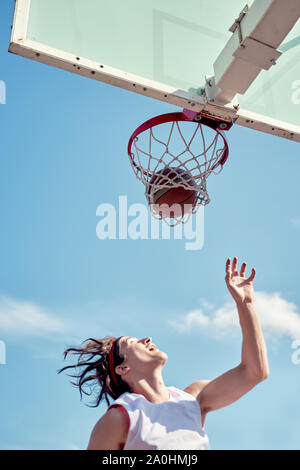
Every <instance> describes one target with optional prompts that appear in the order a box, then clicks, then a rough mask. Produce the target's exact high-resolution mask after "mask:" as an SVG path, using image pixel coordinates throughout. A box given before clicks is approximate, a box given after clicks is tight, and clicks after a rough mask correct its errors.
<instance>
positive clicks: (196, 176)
mask: <svg viewBox="0 0 300 470" xmlns="http://www.w3.org/2000/svg"><path fill="white" fill-rule="evenodd" d="M231 126H232V122H226V121H221V120H217V119H213V118H211V117H208V116H206V115H204V114H201V113H196V112H193V111H189V110H186V109H185V110H183V111H182V112H176V113H168V114H162V115H160V116H156V117H154V118H152V119H150V120H148V121H146V122H144V123H143V124H142V125H140V126H139V127H138V128H137V129H136V130H135V131H134V132H133V134H132V136H131V137H130V140H129V143H128V155H129V158H130V162H131V166H132V168H133V171H134V173H135V175H136V177H137V179H138V180H140V181H141V182H142V183H143V184H144V186H145V196H146V199H147V201H148V204H149V206H150V208H151V212H152V214H153V215H154V216H155V217H158V218H160V219H164V220H166V221H167V223H168V220H169V219H171V220H172V225H176V224H177V223H180V222H181V223H186V222H187V220H188V219H189V217H190V216H191V214H194V213H196V211H197V210H198V209H199V207H200V206H201V205H202V206H205V205H207V204H208V203H209V202H210V198H209V195H208V192H207V189H206V180H207V178H208V176H209V175H210V174H211V173H215V174H218V173H220V171H221V170H222V169H223V165H224V164H225V162H226V160H227V158H228V154H229V148H228V144H227V140H226V137H225V134H224V131H226V130H228V129H230V128H231ZM154 130H155V133H154ZM176 188H178V189H176ZM183 194H184V195H183ZM163 198H164V199H163ZM159 200H166V201H169V202H168V204H170V205H171V202H173V201H174V202H175V203H176V204H177V210H175V209H174V208H173V206H172V208H171V210H170V211H169V212H168V211H166V210H163V209H162V206H161V204H159ZM170 201H171V202H170ZM186 201H188V202H189V204H188V205H189V207H186V204H184V203H185V202H186ZM178 203H179V205H178ZM178 207H179V210H178ZM186 216H188V217H186ZM169 225H171V224H170V223H169Z"/></svg>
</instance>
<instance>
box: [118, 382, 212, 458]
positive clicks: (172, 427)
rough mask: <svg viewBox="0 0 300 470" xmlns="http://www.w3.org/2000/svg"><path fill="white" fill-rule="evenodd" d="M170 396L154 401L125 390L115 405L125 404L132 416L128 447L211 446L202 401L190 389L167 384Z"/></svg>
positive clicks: (200, 448) (183, 448)
mask: <svg viewBox="0 0 300 470" xmlns="http://www.w3.org/2000/svg"><path fill="white" fill-rule="evenodd" d="M167 388H168V390H169V392H170V398H169V400H168V401H166V402H164V403H158V404H157V403H151V402H150V401H148V400H147V399H146V398H145V397H144V396H143V395H139V394H136V393H128V392H126V393H123V394H122V395H121V396H120V397H119V398H118V399H117V400H115V401H114V402H113V403H112V405H111V406H116V405H121V406H123V407H124V408H125V409H126V411H127V413H128V416H129V430H128V435H127V439H126V443H125V446H124V450H174V449H177V450H209V449H210V446H209V441H208V437H207V435H206V433H205V431H204V428H203V427H202V423H201V410H200V406H199V403H198V401H197V400H196V398H195V397H193V395H191V394H190V393H186V392H183V391H182V390H179V389H178V388H175V387H167Z"/></svg>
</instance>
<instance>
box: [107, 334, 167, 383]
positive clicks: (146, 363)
mask: <svg viewBox="0 0 300 470" xmlns="http://www.w3.org/2000/svg"><path fill="white" fill-rule="evenodd" d="M119 353H120V355H121V356H123V357H124V358H125V359H124V361H123V363H122V364H121V365H120V366H117V367H116V368H115V370H116V373H118V374H120V375H121V376H122V378H123V379H125V380H126V379H127V377H126V376H127V375H128V374H129V373H130V377H135V378H137V377H143V376H147V375H148V374H151V373H152V372H153V371H154V370H155V369H157V368H162V367H163V366H164V365H165V363H166V362H167V359H168V356H167V354H166V353H164V352H162V351H160V350H159V349H158V348H157V347H156V345H155V344H153V343H152V338H150V337H147V338H142V339H138V338H135V337H133V336H123V337H122V338H121V339H120V343H119ZM128 378H129V376H128Z"/></svg>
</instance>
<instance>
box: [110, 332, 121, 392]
mask: <svg viewBox="0 0 300 470" xmlns="http://www.w3.org/2000/svg"><path fill="white" fill-rule="evenodd" d="M121 338H122V336H120V337H119V338H117V339H114V340H113V342H112V343H111V348H110V350H109V353H108V366H109V371H110V375H111V377H112V379H113V381H114V383H115V384H116V385H119V383H118V380H117V377H116V374H115V367H114V365H115V364H116V359H117V356H118V355H119V341H120V339H121Z"/></svg>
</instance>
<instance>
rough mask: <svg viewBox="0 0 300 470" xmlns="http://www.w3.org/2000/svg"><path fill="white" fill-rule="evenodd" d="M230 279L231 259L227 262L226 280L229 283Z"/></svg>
mask: <svg viewBox="0 0 300 470" xmlns="http://www.w3.org/2000/svg"><path fill="white" fill-rule="evenodd" d="M230 278H231V259H230V258H228V259H227V261H226V276H225V280H226V282H227V283H228V282H230Z"/></svg>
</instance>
